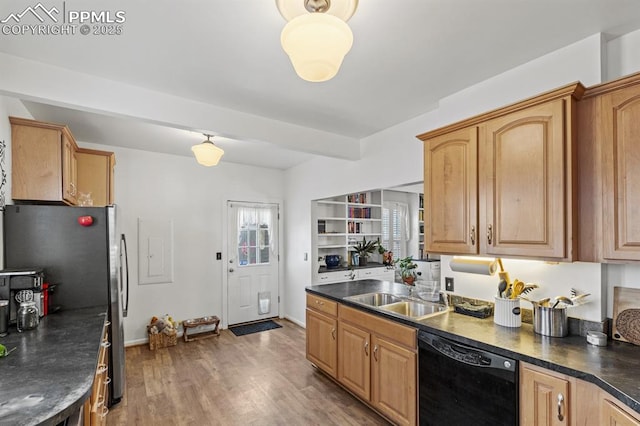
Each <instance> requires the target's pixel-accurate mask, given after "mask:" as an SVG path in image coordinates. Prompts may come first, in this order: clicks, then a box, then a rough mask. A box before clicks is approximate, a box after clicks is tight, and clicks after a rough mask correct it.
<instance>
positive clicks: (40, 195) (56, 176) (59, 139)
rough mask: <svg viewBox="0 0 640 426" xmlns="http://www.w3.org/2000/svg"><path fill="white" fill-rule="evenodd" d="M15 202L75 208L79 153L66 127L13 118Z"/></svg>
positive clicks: (12, 149)
mask: <svg viewBox="0 0 640 426" xmlns="http://www.w3.org/2000/svg"><path fill="white" fill-rule="evenodd" d="M9 121H10V122H11V158H12V159H11V178H12V182H11V187H12V189H11V198H13V199H14V200H19V201H48V202H63V203H66V204H75V202H76V193H77V164H76V157H75V152H76V150H77V149H78V147H77V145H76V142H75V140H74V139H73V136H72V135H71V133H70V132H69V129H68V128H67V127H66V126H60V125H57V124H51V123H43V122H38V121H34V120H27V119H23V118H16V117H9Z"/></svg>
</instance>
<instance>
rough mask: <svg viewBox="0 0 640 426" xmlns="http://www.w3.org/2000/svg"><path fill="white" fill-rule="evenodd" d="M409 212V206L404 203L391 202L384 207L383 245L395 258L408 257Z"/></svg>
mask: <svg viewBox="0 0 640 426" xmlns="http://www.w3.org/2000/svg"><path fill="white" fill-rule="evenodd" d="M408 211H409V206H408V205H407V204H404V203H397V202H391V201H389V202H385V203H384V204H383V206H382V245H383V246H384V247H385V248H386V249H387V250H390V251H392V252H393V257H394V258H403V257H406V256H407V242H408V240H409V226H408V223H407V220H408Z"/></svg>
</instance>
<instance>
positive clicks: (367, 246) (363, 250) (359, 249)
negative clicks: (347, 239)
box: [353, 237, 380, 257]
mask: <svg viewBox="0 0 640 426" xmlns="http://www.w3.org/2000/svg"><path fill="white" fill-rule="evenodd" d="M379 246H380V240H377V241H372V240H369V241H367V239H366V238H365V237H362V241H361V242H359V243H358V244H356V245H355V246H353V249H354V250H355V252H356V253H358V255H359V256H360V257H368V256H369V255H371V254H372V253H373V252H374V251H376V249H377V248H378V247H379Z"/></svg>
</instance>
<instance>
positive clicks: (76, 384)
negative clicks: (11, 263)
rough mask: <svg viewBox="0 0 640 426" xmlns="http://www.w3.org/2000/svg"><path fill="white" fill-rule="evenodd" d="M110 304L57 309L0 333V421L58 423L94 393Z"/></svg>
mask: <svg viewBox="0 0 640 426" xmlns="http://www.w3.org/2000/svg"><path fill="white" fill-rule="evenodd" d="M106 312H107V307H106V306H104V307H95V308H86V309H75V310H69V311H62V312H57V313H55V314H51V315H47V316H45V317H43V318H41V319H40V325H39V326H38V328H36V329H34V330H29V331H25V332H23V333H18V332H17V331H16V328H15V325H14V326H11V327H9V332H10V334H9V335H8V336H6V337H0V343H1V344H3V345H5V346H6V347H7V349H8V350H9V349H11V348H14V347H15V348H16V350H15V351H13V352H12V353H11V354H10V355H9V356H7V357H4V358H0V388H1V391H0V424H2V425H13V426H22V425H39V424H41V425H56V424H58V423H59V422H61V421H63V420H64V419H66V418H67V417H69V416H70V415H71V414H73V413H74V412H76V411H77V410H79V409H80V407H81V406H82V404H83V403H84V401H85V400H86V399H87V398H88V397H89V395H90V394H91V387H92V385H93V378H94V375H95V371H96V366H97V363H98V353H99V351H100V342H101V336H102V330H103V326H104V321H105V318H106Z"/></svg>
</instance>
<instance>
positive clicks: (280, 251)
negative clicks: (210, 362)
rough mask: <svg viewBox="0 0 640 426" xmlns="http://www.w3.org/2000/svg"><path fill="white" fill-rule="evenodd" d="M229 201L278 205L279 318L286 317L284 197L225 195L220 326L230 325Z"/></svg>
mask: <svg viewBox="0 0 640 426" xmlns="http://www.w3.org/2000/svg"><path fill="white" fill-rule="evenodd" d="M229 203H246V204H275V205H277V206H278V297H279V298H280V301H279V302H278V304H277V305H278V314H277V316H278V318H284V312H283V311H284V309H283V306H284V302H285V297H284V254H283V251H284V250H283V249H282V242H283V241H284V229H283V228H284V226H283V225H282V223H283V218H284V214H283V201H282V199H273V198H254V199H252V200H250V201H249V200H242V199H237V198H230V197H225V199H224V200H223V201H222V223H221V224H220V230H221V232H222V250H220V251H221V252H222V267H221V271H220V273H221V274H222V277H221V278H222V280H221V282H222V319H221V321H220V326H221V327H222V328H228V325H229V319H228V318H229V315H228V313H229V300H228V299H227V298H228V296H229V292H228V291H227V286H228V285H229V279H228V276H227V271H228V267H229V254H228V252H227V248H228V244H229V238H228V235H227V234H228V229H229V227H228V220H229V217H228V216H229V214H228V213H229V212H228V206H229Z"/></svg>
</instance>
